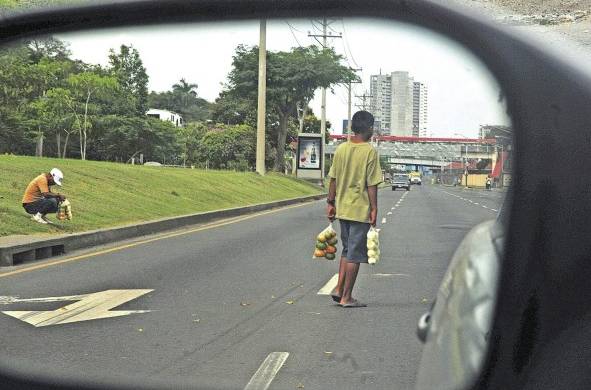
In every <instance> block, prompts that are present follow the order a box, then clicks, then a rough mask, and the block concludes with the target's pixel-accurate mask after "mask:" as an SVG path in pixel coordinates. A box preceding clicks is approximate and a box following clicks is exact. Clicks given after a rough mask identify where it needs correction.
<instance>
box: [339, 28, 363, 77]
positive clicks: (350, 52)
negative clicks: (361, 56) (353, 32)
mask: <svg viewBox="0 0 591 390" xmlns="http://www.w3.org/2000/svg"><path fill="white" fill-rule="evenodd" d="M341 24H342V26H343V41H344V43H345V45H347V48H348V49H349V54H350V56H351V61H353V64H355V67H356V68H361V67H360V66H359V65H358V64H357V61H355V58H354V57H353V52H352V51H351V47H350V46H349V42H348V41H347V31H346V30H345V21H344V20H343V19H341Z"/></svg>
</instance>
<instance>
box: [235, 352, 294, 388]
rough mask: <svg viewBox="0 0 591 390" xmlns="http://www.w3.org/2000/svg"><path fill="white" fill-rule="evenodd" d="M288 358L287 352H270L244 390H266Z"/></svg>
mask: <svg viewBox="0 0 591 390" xmlns="http://www.w3.org/2000/svg"><path fill="white" fill-rule="evenodd" d="M288 357H289V352H271V353H270V354H269V355H268V356H267V358H266V359H265V361H264V362H263V364H261V366H260V367H259V369H258V370H257V372H255V373H254V375H253V376H252V378H250V381H249V382H248V384H247V385H246V387H245V388H244V390H267V389H268V388H269V386H270V385H271V382H273V379H275V376H276V375H277V373H278V372H279V370H280V369H281V367H283V364H284V363H285V361H286V360H287V358H288Z"/></svg>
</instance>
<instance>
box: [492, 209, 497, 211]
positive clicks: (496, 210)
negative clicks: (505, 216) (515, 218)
mask: <svg viewBox="0 0 591 390" xmlns="http://www.w3.org/2000/svg"><path fill="white" fill-rule="evenodd" d="M491 210H492V211H499V210H497V209H491Z"/></svg>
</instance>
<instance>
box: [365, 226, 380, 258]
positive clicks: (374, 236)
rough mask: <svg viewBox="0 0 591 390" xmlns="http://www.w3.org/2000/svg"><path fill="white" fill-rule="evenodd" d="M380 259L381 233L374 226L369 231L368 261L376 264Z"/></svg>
mask: <svg viewBox="0 0 591 390" xmlns="http://www.w3.org/2000/svg"><path fill="white" fill-rule="evenodd" d="M378 261H380V234H379V233H378V230H377V229H376V228H374V227H373V226H372V227H371V228H369V231H368V232H367V262H368V263H369V264H376V263H377V262H378Z"/></svg>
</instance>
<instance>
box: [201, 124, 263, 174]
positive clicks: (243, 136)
mask: <svg viewBox="0 0 591 390" xmlns="http://www.w3.org/2000/svg"><path fill="white" fill-rule="evenodd" d="M199 156H200V158H201V161H203V162H205V161H208V163H209V166H211V167H212V168H233V167H242V169H244V168H247V169H248V168H251V167H254V164H255V160H256V129H254V128H252V127H250V126H247V125H230V126H227V125H219V126H216V128H214V129H212V130H210V131H208V132H207V133H206V134H205V135H204V136H203V139H202V140H201V142H200V152H199Z"/></svg>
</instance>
